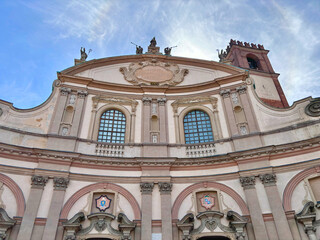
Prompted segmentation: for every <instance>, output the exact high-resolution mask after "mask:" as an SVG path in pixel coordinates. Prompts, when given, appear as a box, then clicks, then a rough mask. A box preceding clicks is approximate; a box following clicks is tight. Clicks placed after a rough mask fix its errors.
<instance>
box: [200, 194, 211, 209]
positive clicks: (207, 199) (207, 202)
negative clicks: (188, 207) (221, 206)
mask: <svg viewBox="0 0 320 240" xmlns="http://www.w3.org/2000/svg"><path fill="white" fill-rule="evenodd" d="M200 202H201V206H202V207H204V208H205V209H207V210H209V209H211V208H212V207H213V206H214V197H211V196H210V195H205V196H203V197H202V198H200Z"/></svg>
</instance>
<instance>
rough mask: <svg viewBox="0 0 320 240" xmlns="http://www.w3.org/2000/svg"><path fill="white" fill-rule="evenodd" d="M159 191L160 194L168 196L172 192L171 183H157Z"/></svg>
mask: <svg viewBox="0 0 320 240" xmlns="http://www.w3.org/2000/svg"><path fill="white" fill-rule="evenodd" d="M158 185H159V191H160V193H161V194H170V193H171V191H172V183H169V182H159V183H158Z"/></svg>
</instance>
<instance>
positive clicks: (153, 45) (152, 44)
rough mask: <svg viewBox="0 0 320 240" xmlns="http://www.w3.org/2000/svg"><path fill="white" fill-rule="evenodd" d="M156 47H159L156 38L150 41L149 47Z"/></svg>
mask: <svg viewBox="0 0 320 240" xmlns="http://www.w3.org/2000/svg"><path fill="white" fill-rule="evenodd" d="M156 45H157V41H156V38H155V37H153V38H152V39H151V41H150V45H149V47H155V46H156Z"/></svg>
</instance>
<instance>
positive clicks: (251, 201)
mask: <svg viewBox="0 0 320 240" xmlns="http://www.w3.org/2000/svg"><path fill="white" fill-rule="evenodd" d="M240 183H241V185H242V187H243V189H244V194H245V196H246V200H247V205H248V208H249V212H250V217H251V221H252V226H253V229H254V235H255V237H256V239H259V240H268V239H269V238H268V234H267V230H266V226H265V224H264V220H263V217H262V211H261V207H260V204H259V199H258V195H257V191H256V188H255V177H254V176H249V177H240Z"/></svg>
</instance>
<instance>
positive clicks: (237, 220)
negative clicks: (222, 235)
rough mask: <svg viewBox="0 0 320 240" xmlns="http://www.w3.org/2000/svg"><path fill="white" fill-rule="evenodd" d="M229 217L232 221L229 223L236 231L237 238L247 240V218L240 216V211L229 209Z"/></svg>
mask: <svg viewBox="0 0 320 240" xmlns="http://www.w3.org/2000/svg"><path fill="white" fill-rule="evenodd" d="M227 219H228V220H229V221H230V223H229V225H230V227H231V228H233V229H234V231H235V232H236V239H237V240H245V239H246V238H245V237H246V234H245V231H244V228H245V226H246V225H247V222H248V221H247V219H245V218H244V217H242V216H240V214H239V213H237V212H234V211H229V212H228V213H227Z"/></svg>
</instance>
